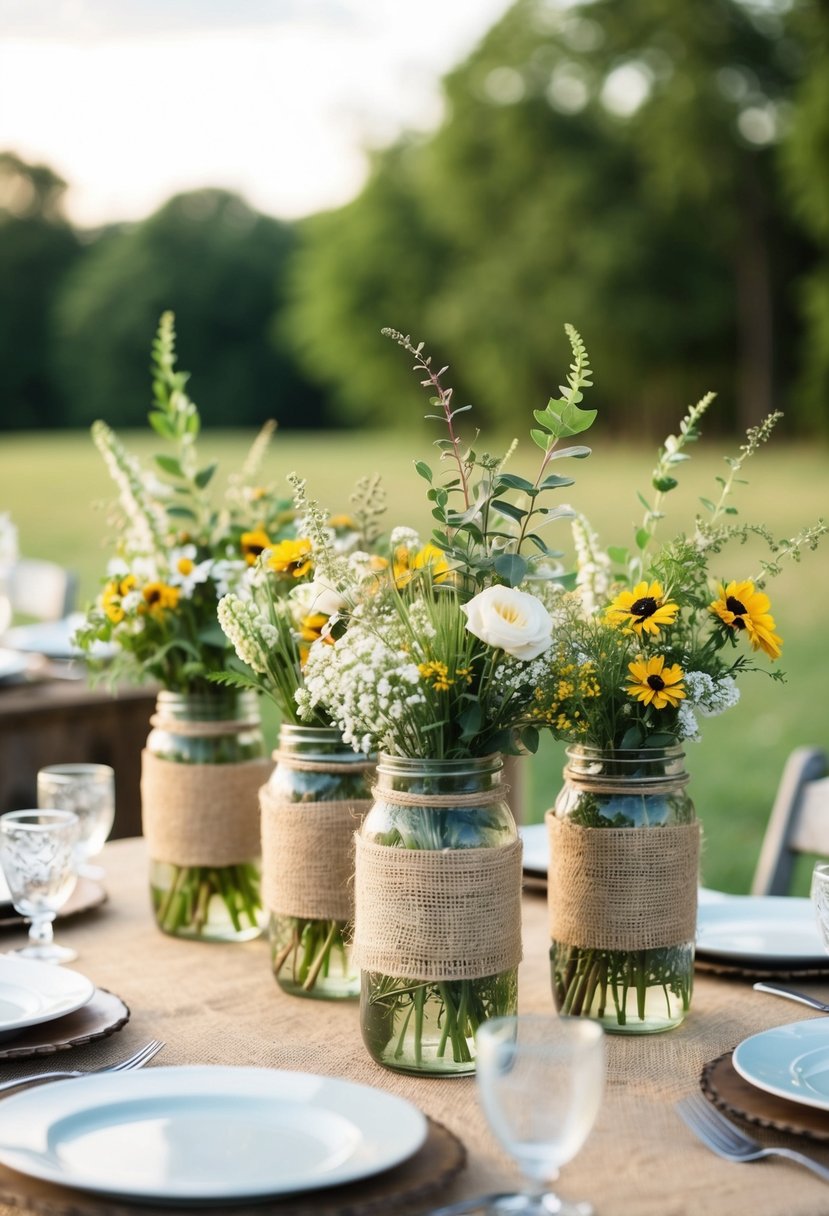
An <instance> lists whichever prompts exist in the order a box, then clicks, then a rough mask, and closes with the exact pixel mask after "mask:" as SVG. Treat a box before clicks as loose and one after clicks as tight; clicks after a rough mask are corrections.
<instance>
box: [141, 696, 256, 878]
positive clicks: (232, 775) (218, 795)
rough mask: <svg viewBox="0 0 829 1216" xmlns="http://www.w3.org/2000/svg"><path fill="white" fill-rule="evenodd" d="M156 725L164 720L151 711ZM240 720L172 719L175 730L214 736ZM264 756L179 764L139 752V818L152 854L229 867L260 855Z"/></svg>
mask: <svg viewBox="0 0 829 1216" xmlns="http://www.w3.org/2000/svg"><path fill="white" fill-rule="evenodd" d="M150 721H151V723H152V724H153V725H154V726H155V725H158V724H159V722H161V723H162V724H163V725H167V723H166V722H165V721H163V720H162V719H159V718H158V715H155V716H154V717H153V718H151V719H150ZM239 726H240V724H239V722H238V721H228V722H222V721H210V722H181V721H177V722H176V723H175V731H176V733H177V734H178V735H184V736H188V737H191V738H203V739H207V738H215V737H220V736H221V735H223V734H224V735H231V734H234V733H236V732H238V730H239ZM272 768H273V763H272V761H271V760H270V759H269V758H267V757H260V758H256V759H252V760H244V761H240V762H236V763H232V762H231V763H226V764H182V763H179V762H177V761H174V760H166V759H163V758H162V757H160V756H156V755H154V754H153V753H152V752H150V751H149V750H147V749H146V748H145V749H144V751H142V753H141V821H142V829H143V833H144V836H145V837H146V839H147V846H148V850H149V854H150V856H151V857H152V858H153V859H155V860H156V861H164V862H168V863H170V864H171V865H175V866H232V865H240V864H242V863H243V862H246V861H250V860H251V859H252V858H258V857H259V854H260V848H261V844H260V831H259V798H258V794H259V789H260V787H261V786H262V784H263V782H264V781H266V780H267V778H268V775H269V774H270V771H271V769H272Z"/></svg>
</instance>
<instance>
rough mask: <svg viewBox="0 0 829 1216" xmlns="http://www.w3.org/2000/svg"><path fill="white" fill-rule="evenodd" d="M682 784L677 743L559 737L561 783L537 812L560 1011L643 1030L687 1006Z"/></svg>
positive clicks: (691, 870)
mask: <svg viewBox="0 0 829 1216" xmlns="http://www.w3.org/2000/svg"><path fill="white" fill-rule="evenodd" d="M687 783H688V776H687V774H686V772H685V766H684V753H683V751H682V750H681V749H680V748H679V747H668V748H664V749H662V748H642V749H640V750H626V751H623V750H616V751H610V750H608V751H604V750H601V749H599V748H591V747H583V746H579V745H574V746H571V747H568V749H567V765H566V767H565V769H564V785H563V787H562V789H561V792H560V793H559V795H558V798H557V799H556V803H555V806H554V807H553V809H552V810H551V811H548V813H547V821H548V828H549V832H550V872H549V881H548V900H549V905H550V923H551V936H552V946H551V948H550V960H551V970H552V984H553V995H554V998H555V1004H556V1007H557V1009H558V1010H559V1012H560V1013H562V1014H569V1015H571V1016H581V1017H590V1018H594V1019H595V1020H597V1021H599V1022H601V1024H602V1026H603V1027H604V1028H605V1030H608V1031H611V1032H614V1033H619V1034H625V1033H627V1034H652V1033H655V1032H658V1031H662V1030H670V1029H672V1028H673V1027H674V1026H678V1025H679V1024H680V1022H681V1021H682V1020H683V1018H684V1017H685V1014H686V1013H687V1012H688V1008H689V1005H690V1002H691V992H692V988H693V975H694V937H695V925H696V899H697V881H698V877H697V870H698V859H699V825H698V823H697V822H696V816H695V813H694V806H693V803H692V802H691V799H690V797H689V796H688V793H687V789H686V787H687ZM568 828H569V829H575V828H578V829H583V830H582V831H581V832H578V831H573V830H568Z"/></svg>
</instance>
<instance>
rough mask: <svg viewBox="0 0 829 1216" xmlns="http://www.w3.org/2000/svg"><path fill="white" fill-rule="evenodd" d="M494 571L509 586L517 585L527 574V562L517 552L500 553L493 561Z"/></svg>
mask: <svg viewBox="0 0 829 1216" xmlns="http://www.w3.org/2000/svg"><path fill="white" fill-rule="evenodd" d="M493 566H494V568H495V573H496V574H497V575H499V577H500V578H502V579H503V580H504V582H505V583H506V584H507V586H509V587H517V586H519V584H521V583H522V582H523V581H524V579H525V578H526V576H527V571H528V570H529V562H528V561H527V559H526V558H525V557H521V555H520V554H519V553H500V554H499V555H498V557H496V558H495V561H494V562H493Z"/></svg>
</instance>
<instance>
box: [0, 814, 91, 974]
mask: <svg viewBox="0 0 829 1216" xmlns="http://www.w3.org/2000/svg"><path fill="white" fill-rule="evenodd" d="M77 837H78V816H77V815H75V814H73V813H72V811H58V810H46V809H41V810H37V811H9V812H7V814H5V815H2V816H0V865H2V867H3V873H4V874H5V876H6V882H7V883H8V887H9V891H10V892H11V897H12V903H13V904H14V906H15V909H16V910H17V911H18V912H19V913H20V915H21V916H25V917H26V918H27V919H28V920H29V921H31V924H30V926H29V944H28V945H27V946H21V947H20V949H18V950H10V951H9V952H8V953H9V954H13V955H17V956H18V957H20V958H33V959H37V960H39V961H40V962H44V963H69V962H71V961H72V960H73V959H76V958H77V957H78V954H77V951H76V950H70V949H69V947H68V946H59V945H57V943H56V942H55V940H54V931H53V929H52V921H53V920H54V919H55V917H56V916H57V914H58V912H59V911H60V909H61V908H62V907H63V905H64V904H65V903H66V901H67V899H68V898H69V896H70V895H71V894H72V892H73V890H74V889H75V883H76V881H77V877H78V875H77V869H76V852H75V849H76V844H77Z"/></svg>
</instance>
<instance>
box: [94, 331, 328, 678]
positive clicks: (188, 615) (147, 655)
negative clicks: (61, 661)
mask: <svg viewBox="0 0 829 1216" xmlns="http://www.w3.org/2000/svg"><path fill="white" fill-rule="evenodd" d="M152 362H153V396H154V408H153V410H152V412H151V413H150V415H149V421H150V425H151V426H152V428H153V430H154V431H155V432H156V434H157V435H158V436H159V437H160V438H161V439H162V440H164V441H165V442H167V443H169V444H171V445H172V452H171V453H161V454H159V455H157V456H156V457H155V467H154V468H153V469H152V470H147V469H144V468H142V466H141V465H140V463H139V462H138V460H137V459H136V458H135V457H133V456H132V455H130V453H128V452H127V451H126V449H125V448H124V447H123V445H122V444H121V442H120V441H119V439H118V437H117V436H116V435H115V433H114V432H113V431H112V430H111V429H110V427H108V426H107V425H106V423H104V422H100V421H99V422H96V423H95V424H94V425H93V427H92V436H93V439H94V442H95V445H96V447H97V448H98V450H99V451H100V453H101V455H102V456H103V459H104V461H105V462H106V466H107V469H108V471H109V473H110V476H111V477H112V479H113V481H114V483H115V485H116V487H117V489H118V495H119V498H118V503H117V505H116V512H115V520H114V523H115V526H116V529H117V536H118V539H117V542H116V554H115V556H114V557H113V558H112V559H111V561H110V562H109V565H108V568H107V576H106V579H105V581H104V584H103V587H102V590H101V593H100V595H99V596H98V598H97V600H96V601H95V603H94V604H93V605H92V607H91V608H90V610H89V612H88V614H87V619H86V622H85V624H84V626H83V627H82V628H81V629H80V631H79V633H78V635H77V641H78V644H79V645H80V646H81V647H83V648H84V649H85V650H87V651H89V650H91V649H92V647H93V646H94V645H95V644H96V643H105V644H107V645H108V647H109V648H110V649H111V651H112V654H113V658H112V660H111V662H109V663H108V664H107V671H108V672H109V674H110V676H111V678H112V680H113V681H117V680H119V679H124V678H129V679H132V680H137V681H143V680H154V681H156V682H157V683H159V684H161V685H162V687H164V688H166V689H169V690H171V691H176V692H181V693H194V692H206V693H209V692H210V691H211V690H212V688H213V685H212V684H211V683H210V680H211V677H212V676H213V675H214V674H216V673H218V672H222V671H225V670H226V669H227V667H228V662H229V660H230V659H231V658H232V656H233V651H232V649H231V647H230V646H229V644H228V641H227V639H226V638H225V636H224V634H223V633H222V631H221V629H220V628H219V625H218V622H217V619H216V610H217V605H218V602H219V600H220V599H221V598H222V596H224V595H227V594H228V593H229V592H231V591H236V592H238V593H239V594H246V593H247V588H248V586H249V584H250V582H251V578H252V573H253V568H254V566H255V563H256V560H257V557H258V556H259V554H260V553H261V552H262V551H263V550H264V549H266V548H268V549H270V550H271V553H272V555H273V557H274V561H275V565H274V571H275V572H278V574H279V576H280V579H281V581H282V584H283V585H284V586H285V588H286V589H287V587H289V586H290V585H292V584H293V581H294V579H295V577H296V576H297V572H303V571H304V570H305V569H306V568H307V566H306V562H307V561H308V556H307V551H308V548H309V545H308V542H307V541H303V539H302V538H301V537H298V536H297V534H296V527H295V521H294V518H293V512H292V511H291V510H290V509H289V507H290V504H289V503H286V502H285V501H284V500H281V499H279V498H278V497H277V496H276V495H275V493H274V491H273V490H272V489H269V488H267V487H264V486H262V485H261V484H260V483H259V481H258V477H259V473H260V468H261V465H262V461H263V459H264V456H265V453H266V451H267V447H268V444H269V441H270V438H271V435H272V433H273V430H274V424H273V423H266V424H265V426H264V427H263V428H262V430H261V431H260V433H259V435H258V436H257V438H256V439H255V440H254V443H253V444H252V446H251V448H250V451H249V453H248V456H247V458H246V460H245V462H244V464H243V467H242V469H241V470H240V472H239V473H237V474H235V475H232V476H231V477H230V478H229V479H228V485H227V489H226V491H225V494H224V497H223V500H222V502H221V503H220V504H219V505H215V504H214V502H213V501H212V498H211V487H212V484H213V479H214V476H215V473H216V465H215V464H207V465H202V464H200V461H199V459H198V451H197V443H196V441H197V438H198V435H199V432H200V429H201V422H200V418H199V412H198V409H197V407H196V406H195V405H194V403H193V402H192V401H191V400H190V398H189V397H188V395H187V392H186V384H187V380H188V376H187V374H186V373H185V372H180V371H177V370H176V366H175V364H176V358H175V328H174V318H173V315H172V313H165V314H164V316H163V317H162V318H161V322H160V325H159V329H158V334H157V337H156V340H155V343H154V345H153V354H152Z"/></svg>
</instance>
